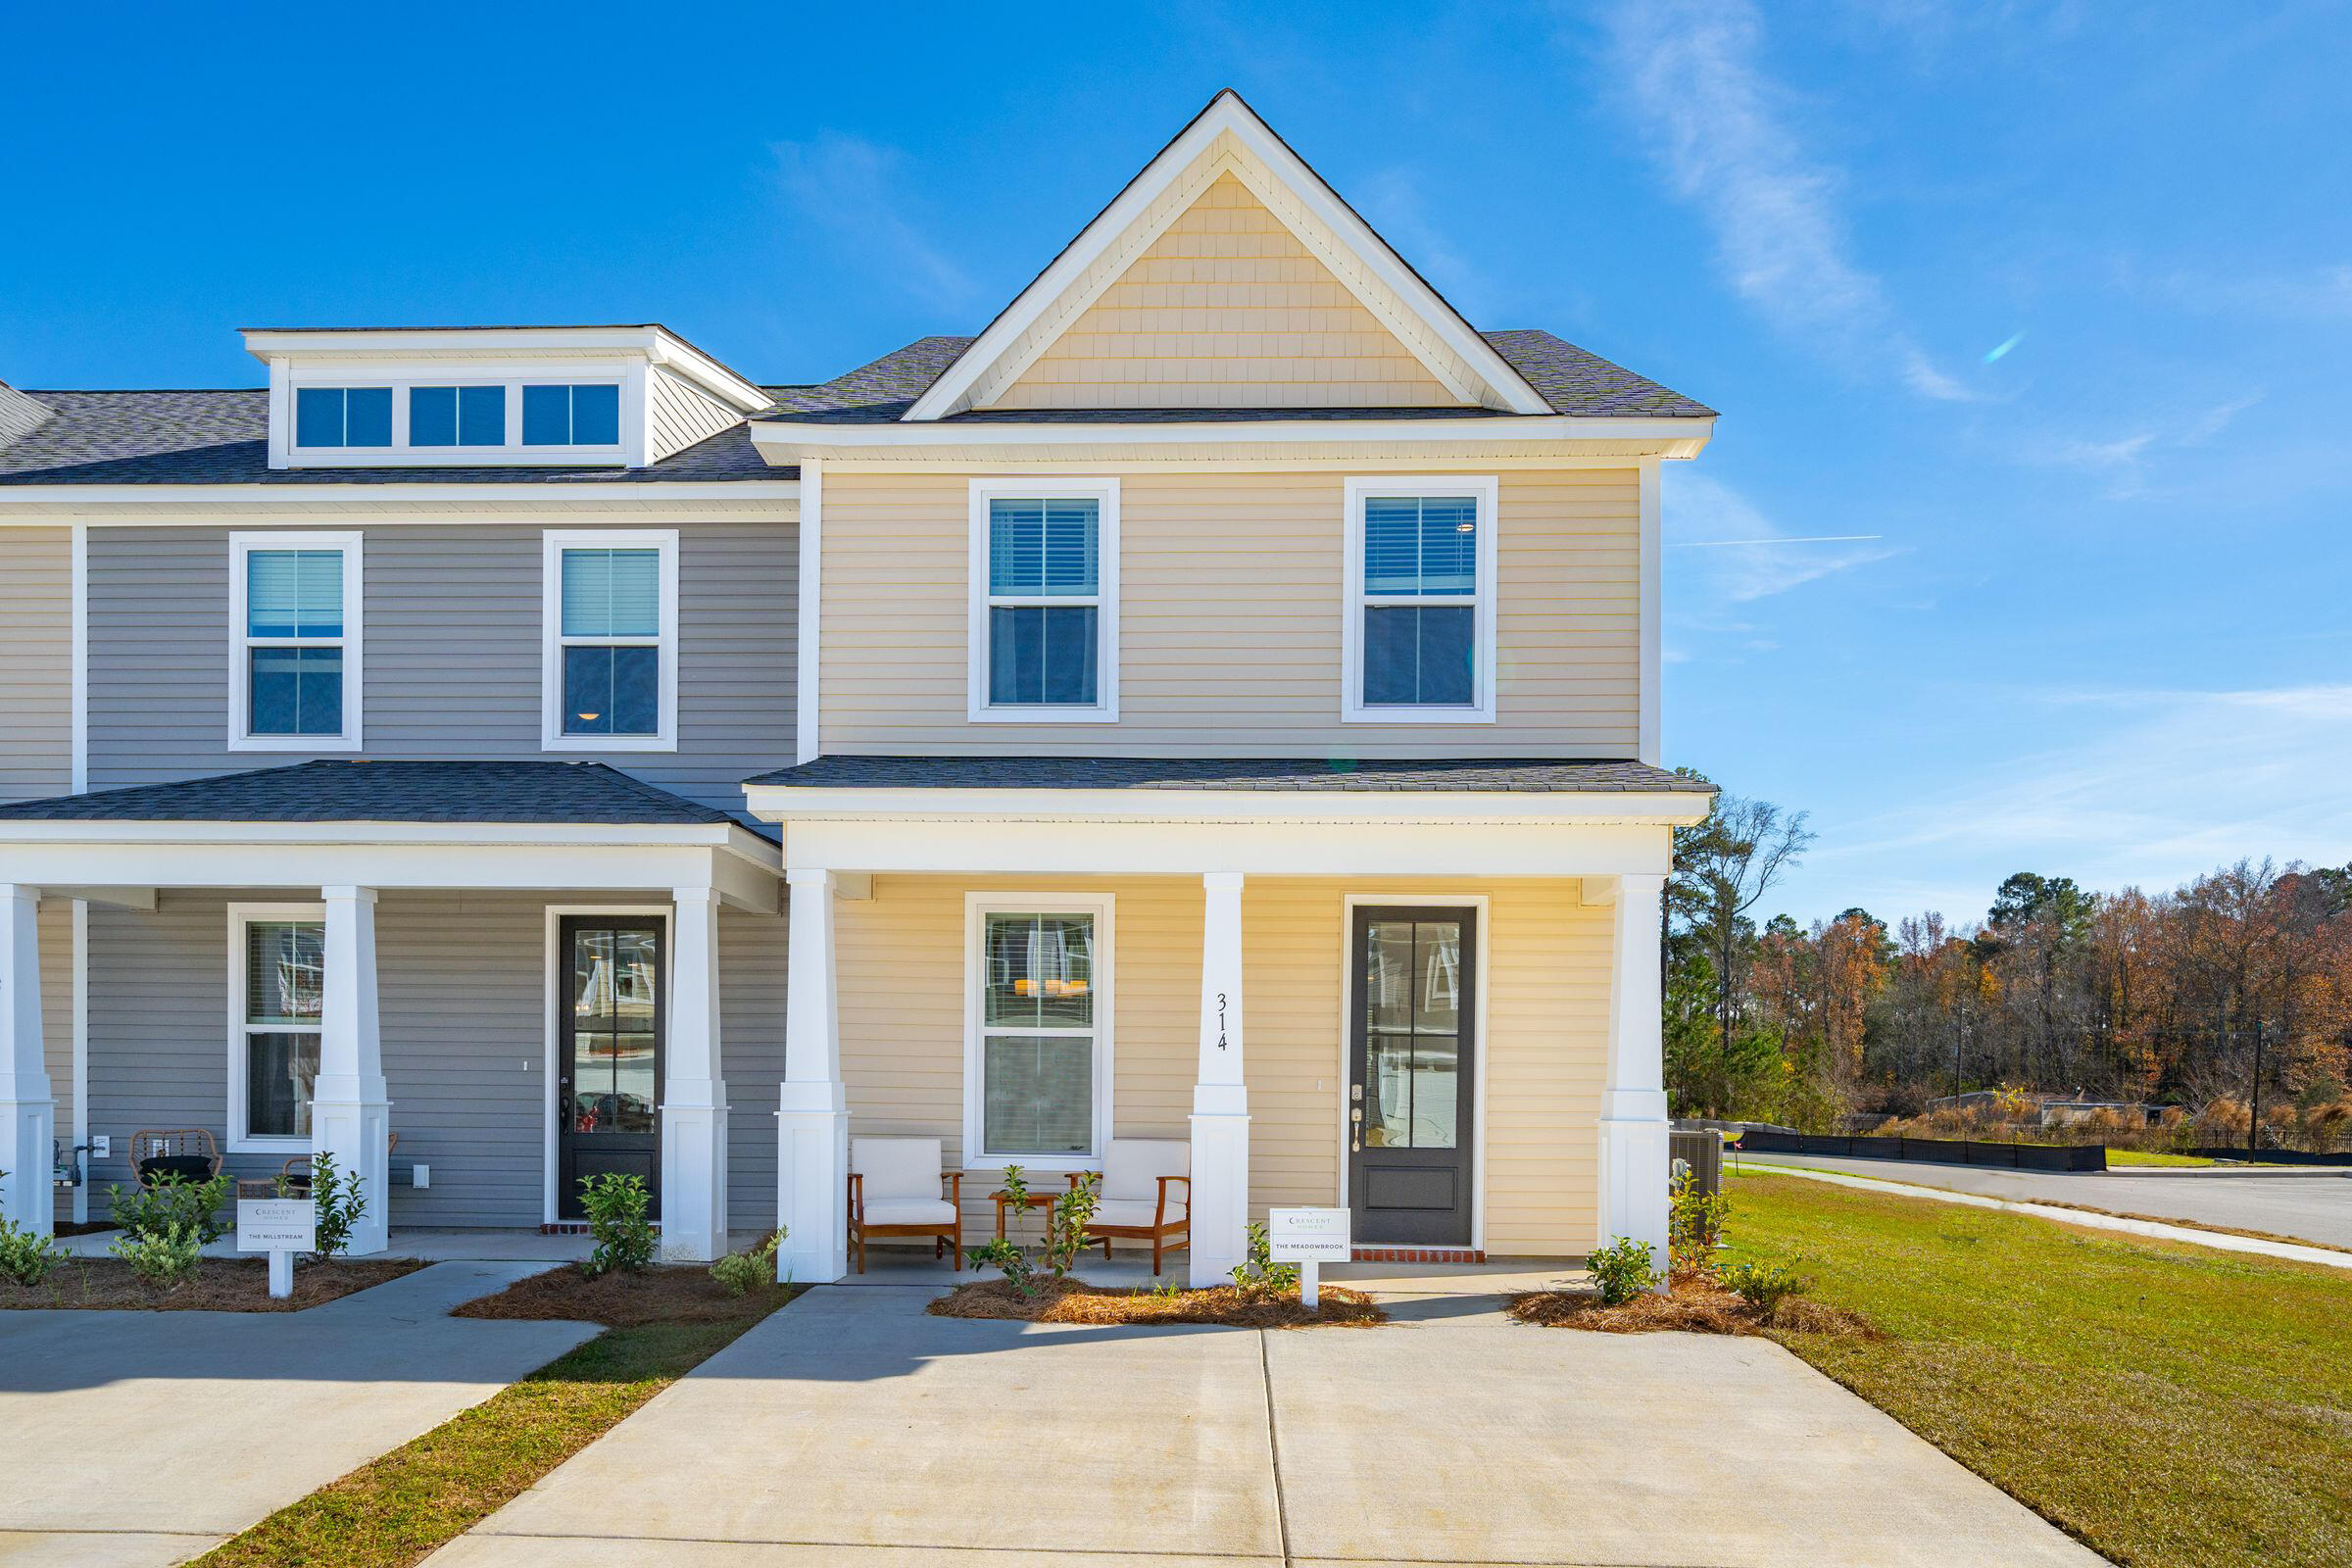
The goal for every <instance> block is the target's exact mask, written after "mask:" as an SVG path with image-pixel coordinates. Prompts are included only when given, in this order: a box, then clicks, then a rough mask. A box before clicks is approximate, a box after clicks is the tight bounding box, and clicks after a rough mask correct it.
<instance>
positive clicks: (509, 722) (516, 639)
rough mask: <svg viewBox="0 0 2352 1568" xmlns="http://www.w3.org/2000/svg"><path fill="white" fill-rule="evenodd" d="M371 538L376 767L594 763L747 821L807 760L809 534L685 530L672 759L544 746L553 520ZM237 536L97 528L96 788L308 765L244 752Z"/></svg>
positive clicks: (405, 529)
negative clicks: (391, 761)
mask: <svg viewBox="0 0 2352 1568" xmlns="http://www.w3.org/2000/svg"><path fill="white" fill-rule="evenodd" d="M361 531H362V532H363V533H364V534H365V536H366V541H365V546H364V551H363V561H364V564H365V577H366V580H365V584H364V587H363V594H364V603H365V613H364V620H363V623H362V624H363V627H364V640H365V645H366V646H365V658H364V668H363V682H364V688H365V689H364V691H363V694H362V701H363V705H364V706H363V709H362V739H363V741H364V742H365V744H366V751H365V753H364V754H363V755H366V756H368V757H381V758H456V759H485V760H499V759H535V758H540V757H547V756H555V757H568V758H577V759H583V760H587V759H593V760H603V761H609V762H611V763H613V765H614V766H616V767H619V768H621V769H623V770H625V771H627V772H630V773H633V774H635V775H637V776H638V777H640V778H644V779H646V780H648V781H650V782H652V783H655V784H659V785H661V786H662V788H664V789H669V790H674V791H675V792H677V793H678V794H680V795H683V796H685V797H687V798H688V799H690V800H695V801H700V802H703V803H705V804H708V805H711V806H716V807H719V808H720V809H725V810H731V811H737V812H740V811H741V810H742V809H743V790H742V783H743V780H744V779H745V778H747V777H749V776H750V775H752V774H754V773H757V772H760V771H762V770H764V769H766V768H770V767H776V766H780V765H783V764H784V763H787V762H790V761H792V760H794V758H793V748H794V744H795V736H794V687H795V681H796V678H797V677H796V673H795V671H796V663H795V660H796V648H795V640H794V639H795V620H796V610H797V604H798V590H797V587H796V577H797V572H798V546H797V544H796V529H795V528H794V526H793V525H792V524H791V523H790V522H779V521H773V520H758V521H741V520H730V521H702V522H687V523H682V524H680V525H679V529H678V532H679V562H678V568H679V591H678V601H679V646H678V694H679V695H678V748H677V750H676V751H675V752H662V753H636V752H622V753H589V752H582V753H564V752H558V753H543V752H542V751H541V750H540V743H539V738H540V713H539V705H540V660H541V648H540V596H541V560H542V556H541V533H542V530H541V529H540V528H538V527H536V526H527V527H526V526H517V525H513V524H490V523H468V524H452V525H447V526H443V525H437V524H434V525H421V524H417V525H412V524H402V525H399V526H386V527H374V528H366V529H363V530H361ZM228 535H229V530H227V529H224V528H218V529H217V528H169V529H165V528H105V527H97V528H93V529H92V530H91V532H90V546H89V552H90V782H91V786H92V787H93V788H100V789H103V788H109V787H113V786H117V785H129V784H155V783H165V782H169V781H171V780H173V779H179V778H191V777H201V776H204V775H206V774H212V773H224V772H229V771H232V770H235V769H238V768H246V767H271V766H277V765H281V764H283V763H286V762H291V761H297V760H301V754H296V753H285V752H261V753H256V752H231V751H229V750H228V746H227V729H228V683H229V681H230V680H231V679H232V678H234V677H233V675H232V673H231V669H230V662H229V654H228V638H229V624H228V606H229V582H228V574H229V565H228V562H229V554H228Z"/></svg>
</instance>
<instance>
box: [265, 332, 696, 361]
mask: <svg viewBox="0 0 2352 1568" xmlns="http://www.w3.org/2000/svg"><path fill="white" fill-rule="evenodd" d="M240 335H241V336H242V337H243V338H244V339H245V352H246V353H248V354H250V355H252V356H253V357H254V358H255V359H257V360H261V361H263V362H264V363H267V362H269V361H270V359H272V358H275V357H278V356H284V357H287V358H290V359H293V358H298V359H305V360H334V359H354V358H360V357H363V356H365V357H370V358H376V357H389V358H417V359H432V358H437V357H442V356H448V355H460V356H464V357H466V358H468V359H470V358H475V357H479V356H497V357H506V356H511V355H517V354H554V355H563V356H566V357H569V356H573V355H580V354H634V355H651V354H652V353H653V351H654V349H655V348H656V346H657V345H658V344H660V343H661V342H662V339H664V338H668V339H669V341H671V342H677V341H679V340H678V339H676V338H675V337H672V336H671V335H670V334H668V333H665V332H663V331H662V328H660V327H658V326H651V325H648V326H452V327H426V328H415V327H397V326H387V327H381V328H361V329H358V330H353V331H340V330H334V329H331V328H319V329H310V328H304V327H268V326H265V327H253V326H249V327H246V328H244V329H242V331H241V333H240ZM683 346H686V347H691V345H683Z"/></svg>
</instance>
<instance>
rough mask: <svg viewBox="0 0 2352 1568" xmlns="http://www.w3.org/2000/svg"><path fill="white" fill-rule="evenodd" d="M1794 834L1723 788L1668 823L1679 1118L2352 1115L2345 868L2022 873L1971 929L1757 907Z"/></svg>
mask: <svg viewBox="0 0 2352 1568" xmlns="http://www.w3.org/2000/svg"><path fill="white" fill-rule="evenodd" d="M1691 776H1693V777H1696V776H1697V775H1695V774H1693V775H1691ZM1814 837H1815V836H1814V834H1813V832H1812V830H1811V828H1810V827H1809V826H1808V825H1807V819H1806V815H1805V813H1804V812H1802V811H1797V812H1789V811H1785V810H1783V809H1780V808H1779V807H1776V806H1774V805H1772V804H1771V803H1769V802H1765V801H1755V800H1742V799H1740V798H1738V797H1734V796H1728V795H1727V796H1723V797H1719V798H1718V800H1717V802H1716V806H1715V809H1714V810H1713V812H1712V813H1711V814H1710V815H1709V816H1708V818H1707V819H1706V820H1705V821H1704V822H1701V823H1699V824H1697V825H1696V826H1693V827H1690V828H1684V829H1681V830H1678V831H1677V833H1676V834H1675V845H1674V859H1675V869H1674V875H1673V877H1672V878H1671V879H1670V881H1669V882H1668V884H1667V890H1666V891H1667V896H1666V902H1665V908H1664V913H1663V919H1664V929H1663V930H1662V931H1661V932H1660V938H1661V941H1662V942H1663V943H1664V947H1665V996H1664V1005H1665V1046H1666V1073H1667V1085H1668V1088H1669V1091H1670V1093H1671V1095H1672V1098H1673V1101H1674V1107H1675V1113H1676V1114H1677V1115H1685V1116H1721V1117H1737V1118H1744V1119H1756V1120H1768V1121H1776V1122H1780V1123H1783V1124H1786V1125H1789V1126H1796V1127H1802V1128H1806V1129H1808V1130H1815V1129H1827V1128H1829V1127H1832V1126H1834V1125H1836V1124H1837V1123H1838V1121H1839V1120H1840V1119H1841V1118H1843V1117H1845V1116H1846V1115H1848V1114H1849V1113H1853V1112H1879V1113H1884V1114H1890V1115H1896V1116H1914V1115H1918V1114H1920V1113H1921V1112H1922V1111H1923V1110H1925V1109H1927V1108H1928V1106H1929V1104H1930V1103H1931V1101H1933V1100H1935V1099H1936V1098H1937V1097H1944V1096H1951V1095H1955V1094H1959V1093H1962V1092H1967V1091H1977V1090H2004V1091H2009V1092H2011V1094H2012V1095H2013V1096H2014V1095H2016V1094H2017V1093H2019V1092H2027V1091H2031V1092H2039V1093H2044V1094H2059V1095H2066V1096H2081V1097H2083V1098H2088V1099H2093V1100H2099V1101H2120V1102H2131V1103H2151V1104H2159V1105H2179V1106H2180V1107H2182V1109H2183V1111H2184V1112H2186V1113H2188V1114H2191V1115H2202V1114H2207V1113H2209V1112H2210V1113H2212V1114H2217V1115H2218V1114H2223V1113H2224V1112H2223V1111H2222V1110H2221V1109H2218V1108H2217V1107H2229V1106H2234V1107H2236V1108H2235V1109H2234V1110H2230V1111H2228V1112H2227V1114H2233V1115H2236V1116H2238V1117H2240V1118H2241V1121H2242V1119H2243V1118H2246V1117H2250V1116H2251V1115H2252V1114H2253V1108H2252V1107H2253V1105H2254V1104H2256V1103H2259V1104H2260V1105H2261V1107H2262V1120H2263V1122H2264V1124H2265V1125H2266V1126H2281V1127H2286V1128H2287V1129H2288V1130H2289V1131H2290V1132H2291V1131H2298V1130H2304V1129H2303V1123H2301V1122H2298V1121H2296V1119H2295V1118H2296V1117H2297V1116H2304V1117H2306V1119H2309V1118H2313V1117H2316V1118H2318V1123H2319V1124H2321V1125H2323V1126H2324V1129H2325V1130H2324V1132H2323V1133H2321V1134H2319V1135H2318V1138H2319V1141H2322V1142H2325V1141H2326V1140H2327V1138H2328V1137H2332V1136H2333V1135H2334V1133H2335V1132H2336V1131H2338V1130H2340V1129H2341V1128H2342V1127H2343V1126H2345V1124H2346V1123H2347V1122H2352V1102H2348V1101H2347V1099H2346V1094H2345V1088H2344V1080H2345V1075H2346V1069H2347V1066H2348V1065H2352V868H2346V867H2333V866H2328V867H2316V868H2314V867H2307V866H2305V865H2303V864H2301V863H2299V862H2297V863H2290V864H2288V865H2286V866H2283V867H2280V866H2277V865H2274V864H2273V863H2272V862H2271V861H2270V860H2267V859H2265V860H2262V861H2259V862H2257V861H2251V860H2240V861H2238V862H2236V863H2235V864H2233V865H2226V866H2222V867H2220V868H2218V869H2216V870H2214V871H2211V872H2208V873H2206V874H2205V875H2202V876H2198V877H2196V878H2194V879H2192V880H2191V881H2189V882H2187V883H2186V884H2184V885H2182V886H2180V887H2179V888H2175V889H2172V890H2170V891H2164V892H2156V893H2149V892H2145V891H2142V890H2141V889H2139V888H2135V887H2127V888H2124V889H2121V890H2119V891H2115V892H2099V891H2094V890H2089V889H2085V888H2082V887H2080V886H2078V885H2077V884H2076V883H2075V882H2074V881H2073V880H2072V879H2070V878H2068V877H2064V876H2050V875H2044V874H2040V873H2036V872H2032V871H2021V872H2018V873H2017V874H2016V875H2014V876H2011V877H2009V878H2008V879H2007V880H2006V881H2004V882H2002V883H2001V885H2000V886H1999V887H1998V888H1997V889H1995V890H1994V891H1993V894H1992V898H1991V902H1990V904H1989V906H1988V907H1987V908H1986V909H1985V914H1984V915H1983V917H1982V918H1977V919H1962V920H1951V919H1947V918H1946V916H1945V915H1943V914H1941V913H1937V912H1926V913H1919V914H1909V915H1903V916H1900V917H1898V918H1897V919H1896V920H1895V921H1894V922H1893V923H1892V924H1891V925H1889V924H1888V923H1887V921H1886V920H1884V919H1882V918H1880V917H1878V916H1877V915H1874V914H1873V913H1871V912H1870V911H1869V910H1867V909H1861V908H1849V909H1847V910H1846V911H1845V912H1844V913H1842V914H1840V915H1838V917H1837V918H1836V919H1833V920H1815V921H1813V922H1812V923H1811V924H1810V925H1809V926H1808V925H1800V924H1799V923H1798V922H1797V921H1796V920H1794V919H1792V918H1790V917H1789V915H1786V914H1776V915H1773V916H1771V917H1770V918H1762V917H1761V909H1762V907H1764V906H1765V905H1766V902H1767V900H1768V898H1769V896H1770V894H1771V892H1772V889H1773V888H1774V886H1775V885H1776V884H1777V883H1778V882H1779V881H1780V880H1781V878H1782V877H1783V875H1784V874H1785V873H1786V872H1787V871H1788V870H1789V869H1790V868H1792V867H1793V866H1795V865H1796V864H1797V863H1799V861H1800V860H1801V859H1802V858H1803V857H1804V854H1805V852H1806V851H1807V850H1808V849H1809V848H1810V847H1811V846H1812V844H1813V842H1814ZM2327 1107H2334V1108H2333V1109H2328V1108H2327ZM2289 1141H2292V1140H2289Z"/></svg>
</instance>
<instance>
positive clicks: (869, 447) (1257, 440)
mask: <svg viewBox="0 0 2352 1568" xmlns="http://www.w3.org/2000/svg"><path fill="white" fill-rule="evenodd" d="M751 432H752V444H753V445H754V446H755V447H757V448H759V449H760V453H761V455H762V456H764V457H766V458H767V461H768V462H770V463H778V464H789V463H792V462H795V461H796V459H797V457H798V455H799V454H801V453H803V452H807V453H809V455H812V456H813V455H816V454H818V453H843V452H858V451H876V450H887V449H889V448H892V447H959V448H972V449H975V450H986V449H989V448H1021V447H1040V446H1078V445H1083V444H1086V443H1089V442H1093V443H1098V444H1101V445H1103V446H1122V447H1153V446H1174V445H1179V444H1184V445H1200V444H1205V443H1211V442H1214V443H1222V444H1225V445H1230V446H1237V447H1266V446H1277V445H1283V444H1286V443H1293V442H1300V441H1322V442H1362V443H1366V444H1371V443H1376V442H1397V441H1415V442H1422V443H1429V444H1436V443H1446V442H1460V443H1464V444H1469V443H1475V442H1496V441H1557V442H1559V443H1561V445H1562V447H1563V448H1564V449H1565V451H1570V452H1572V451H1573V450H1574V446H1575V443H1577V442H1578V441H1598V440H1606V441H1620V442H1631V441H1641V442H1655V443H1658V444H1659V445H1660V446H1662V447H1672V448H1674V449H1675V450H1673V451H1671V452H1667V453H1662V454H1661V455H1662V456H1671V457H1678V458H1681V457H1695V456H1697V454H1698V450H1699V448H1701V447H1703V446H1705V445H1706V443H1707V440H1708V438H1709V437H1711V436H1712V435H1713V434H1714V433H1715V420H1714V419H1713V417H1706V418H1618V417H1607V416H1601V415H1565V414H1551V415H1538V416H1531V417H1516V416H1510V415H1490V416H1479V415H1464V416H1463V417H1460V418H1455V419H1206V418H1204V419H1197V420H1196V419H1184V420H1175V419H1153V420H1150V421H1145V420H1129V421H1118V420H1103V421H1100V422H1096V421H1086V422H1078V421H1073V420H1052V421H1045V420H1041V421H1039V422H1037V423H1034V424H1032V423H1013V422H1011V421H1008V420H1005V421H1000V420H994V419H992V420H987V421H958V422H956V423H931V424H907V423H893V424H809V423H796V422H792V421H787V420H782V419H755V420H753V421H752V424H751ZM1634 461H1636V460H1634V459H1631V458H1629V459H1627V460H1626V462H1627V463H1629V464H1631V463H1633V462H1634Z"/></svg>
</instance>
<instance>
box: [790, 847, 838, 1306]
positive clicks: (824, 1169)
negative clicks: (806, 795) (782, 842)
mask: <svg viewBox="0 0 2352 1568" xmlns="http://www.w3.org/2000/svg"><path fill="white" fill-rule="evenodd" d="M785 880H786V881H787V883H789V884H790V886H791V889H792V914H791V930H790V931H789V933H788V934H787V935H786V937H785V944H786V954H787V959H786V963H785V987H786V990H785V1003H784V1083H783V1085H782V1088H781V1091H780V1093H779V1095H778V1097H777V1110H776V1223H778V1224H779V1225H782V1226H783V1227H784V1232H785V1235H784V1245H783V1246H782V1247H781V1248H779V1249H777V1251H776V1277H777V1278H778V1279H779V1280H793V1281H797V1282H798V1283H800V1284H803V1285H821V1284H829V1283H831V1282H832V1281H834V1280H838V1279H840V1278H842V1277H843V1276H844V1275H846V1274H848V1273H849V1271H850V1250H849V1225H848V1221H847V1217H846V1215H845V1214H844V1212H843V1205H844V1204H845V1203H846V1202H847V1201H849V1186H850V1108H849V1100H848V1097H847V1096H846V1095H845V1094H844V1093H843V1091H842V1086H841V1008H840V1004H839V999H838V998H837V997H836V995H835V993H834V979H833V891H834V874H833V873H832V872H831V871H812V870H795V871H787V872H786V873H785Z"/></svg>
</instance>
